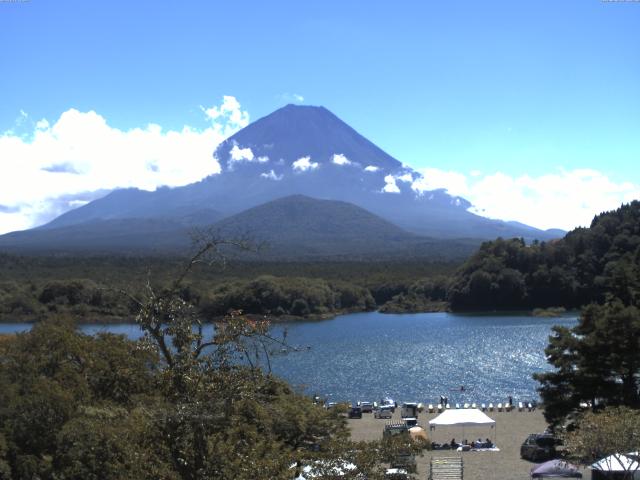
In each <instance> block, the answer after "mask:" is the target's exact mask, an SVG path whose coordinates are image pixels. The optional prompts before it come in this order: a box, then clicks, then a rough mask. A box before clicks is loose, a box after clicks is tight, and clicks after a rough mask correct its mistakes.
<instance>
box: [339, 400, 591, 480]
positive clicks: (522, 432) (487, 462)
mask: <svg viewBox="0 0 640 480" xmlns="http://www.w3.org/2000/svg"><path fill="white" fill-rule="evenodd" d="M486 413H487V415H488V416H489V417H491V418H492V419H493V420H495V421H496V425H495V428H489V427H482V428H479V427H474V428H465V429H464V433H463V429H462V427H453V428H451V427H448V428H437V429H436V430H435V431H429V426H428V425H429V423H428V422H429V420H431V419H433V418H435V417H436V416H437V414H429V413H425V412H423V413H421V414H420V415H419V417H418V422H419V423H420V424H421V425H422V426H423V427H425V429H426V430H427V433H428V434H429V438H430V439H431V440H432V441H435V442H438V443H444V442H449V441H451V439H452V438H455V439H456V440H457V441H461V440H463V439H464V438H467V439H469V440H470V441H471V440H472V439H477V438H478V437H480V438H482V439H485V438H490V439H492V440H493V441H494V442H495V444H496V446H497V447H498V448H499V449H500V451H499V452H455V451H454V452H452V451H450V450H439V451H427V452H425V453H424V455H423V456H422V457H418V458H417V464H418V472H417V474H416V478H420V479H426V478H428V475H429V462H430V460H431V458H432V457H438V456H440V457H447V456H449V457H450V456H454V455H456V456H457V455H460V456H462V458H463V461H464V478H465V479H467V480H469V479H478V480H528V479H530V476H529V472H530V470H531V468H532V467H533V466H534V465H536V464H535V463H532V462H528V461H526V460H522V459H521V458H520V445H521V444H522V442H523V441H524V439H525V438H526V437H527V435H528V434H530V433H540V432H542V431H544V429H545V428H546V426H547V425H546V422H545V420H544V417H543V415H542V411H541V410H535V411H532V412H528V411H526V410H525V411H523V412H518V411H517V409H516V410H513V411H511V412H495V411H494V412H486ZM392 420H393V421H400V409H396V411H395V413H394V415H393V419H392ZM388 421H389V420H380V419H375V418H374V417H373V414H370V413H365V414H363V415H362V419H350V420H349V421H348V422H349V427H350V429H351V436H352V438H353V439H354V440H376V439H380V438H382V431H383V429H384V425H385V423H387V422H388ZM584 473H586V475H585V478H589V474H588V472H583V474H584Z"/></svg>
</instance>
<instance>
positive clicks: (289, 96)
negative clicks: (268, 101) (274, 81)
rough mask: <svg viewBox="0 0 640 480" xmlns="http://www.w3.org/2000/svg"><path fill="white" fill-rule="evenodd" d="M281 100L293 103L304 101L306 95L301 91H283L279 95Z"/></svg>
mask: <svg viewBox="0 0 640 480" xmlns="http://www.w3.org/2000/svg"><path fill="white" fill-rule="evenodd" d="M278 96H279V97H280V99H281V100H283V101H285V102H289V103H291V102H293V103H302V102H304V97H303V96H302V95H300V94H299V93H281V94H280V95H278Z"/></svg>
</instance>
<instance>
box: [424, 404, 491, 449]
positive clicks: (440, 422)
mask: <svg viewBox="0 0 640 480" xmlns="http://www.w3.org/2000/svg"><path fill="white" fill-rule="evenodd" d="M495 424H496V421H495V420H493V419H492V418H489V417H488V416H487V415H486V414H485V413H483V412H481V411H480V410H478V409H477V408H465V409H453V408H452V409H449V410H445V411H444V412H442V413H441V414H440V415H438V416H437V417H436V418H434V419H433V420H429V430H435V429H436V427H462V436H463V438H464V435H465V432H464V429H465V427H490V428H493V427H494V426H495ZM493 441H494V443H495V441H496V436H495V430H494V439H493Z"/></svg>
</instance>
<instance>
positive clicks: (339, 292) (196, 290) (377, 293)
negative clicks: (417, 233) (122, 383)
mask: <svg viewBox="0 0 640 480" xmlns="http://www.w3.org/2000/svg"><path fill="white" fill-rule="evenodd" d="M183 264H184V258H181V257H166V256H165V257H121V256H93V257H91V256H78V257H68V256H53V257H47V256H15V255H0V321H5V322H6V321H35V320H40V319H42V318H45V317H49V316H54V315H58V314H69V315H73V317H74V318H75V319H76V320H77V321H79V322H88V323H89V322H105V323H109V322H121V321H130V320H132V319H133V317H134V315H135V312H136V308H137V305H136V302H135V301H134V300H133V299H135V298H140V297H141V296H142V295H144V293H145V290H146V285H147V284H148V285H151V286H156V287H161V286H163V285H167V283H168V282H169V281H170V279H171V278H173V276H175V274H176V272H178V271H179V270H180V268H181V267H182V266H183ZM457 267H458V264H456V263H438V262H430V261H426V260H423V261H414V262H408V261H372V262H369V263H365V262H281V263H275V262H242V261H232V262H229V263H228V264H225V265H198V266H196V268H194V270H193V272H192V275H191V276H190V277H189V279H188V282H185V285H184V286H183V287H182V292H181V294H182V295H183V297H184V298H185V299H186V300H188V301H190V302H192V303H194V304H195V305H196V306H197V307H198V308H199V309H200V311H201V312H202V313H203V315H204V316H205V318H209V319H213V318H215V317H218V316H221V315H224V314H225V313H226V312H227V311H228V310H229V309H231V308H234V309H241V310H243V311H244V312H246V313H250V314H259V315H269V316H270V317H272V319H274V320H290V319H291V318H299V317H304V318H325V317H328V316H332V315H336V314H338V313H343V312H354V311H367V310H372V309H375V308H378V307H380V306H383V305H385V304H387V303H389V304H390V305H391V304H392V303H393V302H394V301H397V300H398V299H399V298H401V297H402V298H404V297H406V299H407V300H406V301H405V303H407V302H408V301H412V302H415V304H416V305H419V306H420V307H421V308H425V306H427V307H428V305H426V304H425V302H424V301H423V300H422V298H421V296H424V291H425V287H427V288H430V287H428V286H429V285H431V284H432V283H433V282H435V284H437V285H438V287H437V288H434V291H435V290H437V291H438V300H440V301H442V300H444V289H443V284H444V283H446V279H447V278H448V277H449V276H450V275H451V274H452V273H453V272H454V271H455V269H456V268H457ZM412 309H415V305H412ZM396 310H397V307H396Z"/></svg>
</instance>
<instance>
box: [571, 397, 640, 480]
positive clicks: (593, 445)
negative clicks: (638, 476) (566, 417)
mask: <svg viewBox="0 0 640 480" xmlns="http://www.w3.org/2000/svg"><path fill="white" fill-rule="evenodd" d="M564 445H565V447H566V452H567V455H568V457H569V458H571V459H573V460H576V461H578V462H580V463H582V464H591V463H594V462H596V461H599V460H601V459H604V458H607V457H609V456H612V455H613V459H612V461H613V462H616V463H619V464H620V465H622V466H627V467H628V468H627V469H626V470H627V471H626V472H625V474H626V478H628V479H632V478H633V474H634V473H635V472H636V470H638V468H637V467H638V465H639V463H638V452H639V451H640V411H639V410H633V409H630V408H608V409H607V410H605V411H603V412H599V413H593V412H585V413H584V414H583V415H582V416H581V417H580V418H579V419H578V422H577V426H576V428H575V429H574V430H572V431H571V432H567V433H566V434H565V435H564ZM634 452H635V459H636V462H635V463H633V462H626V461H625V460H624V457H625V456H627V455H629V454H630V453H631V454H633V453H634ZM631 456H632V457H634V455H631ZM610 466H611V465H606V467H610Z"/></svg>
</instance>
